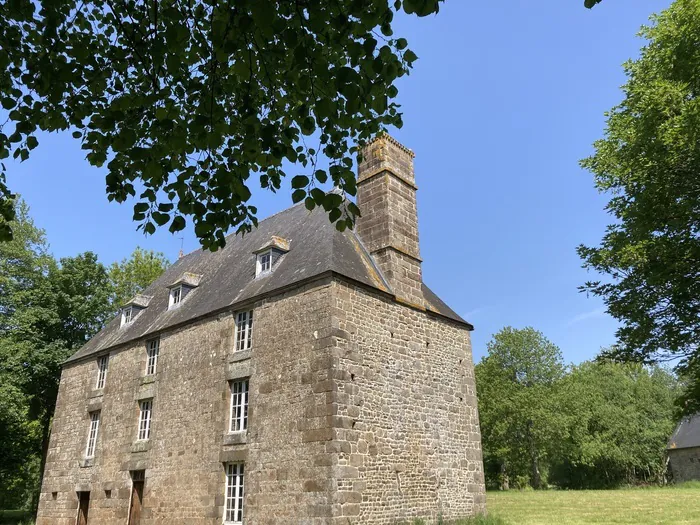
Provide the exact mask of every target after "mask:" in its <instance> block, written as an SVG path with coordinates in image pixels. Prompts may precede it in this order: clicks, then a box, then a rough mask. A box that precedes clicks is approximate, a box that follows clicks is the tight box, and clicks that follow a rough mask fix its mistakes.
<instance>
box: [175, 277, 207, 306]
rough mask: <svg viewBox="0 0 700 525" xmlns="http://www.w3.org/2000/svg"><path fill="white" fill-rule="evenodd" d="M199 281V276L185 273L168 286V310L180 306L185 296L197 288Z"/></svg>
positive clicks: (200, 278)
mask: <svg viewBox="0 0 700 525" xmlns="http://www.w3.org/2000/svg"><path fill="white" fill-rule="evenodd" d="M201 280H202V276H201V275H198V274H196V273H190V272H185V273H183V274H182V276H180V278H179V279H178V280H177V281H175V282H174V283H173V284H171V285H170V286H168V290H169V295H168V310H172V309H173V308H177V307H178V306H180V305H181V304H182V302H183V301H184V300H185V297H187V294H189V293H190V292H191V291H192V290H194V289H195V288H197V286H199V282H200V281H201Z"/></svg>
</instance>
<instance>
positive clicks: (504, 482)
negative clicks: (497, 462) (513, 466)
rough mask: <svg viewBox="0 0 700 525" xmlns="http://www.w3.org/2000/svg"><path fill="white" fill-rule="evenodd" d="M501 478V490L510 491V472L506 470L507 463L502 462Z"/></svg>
mask: <svg viewBox="0 0 700 525" xmlns="http://www.w3.org/2000/svg"><path fill="white" fill-rule="evenodd" d="M499 477H500V482H501V487H500V490H510V483H509V482H508V470H507V468H506V462H505V461H501V475H500V476H499Z"/></svg>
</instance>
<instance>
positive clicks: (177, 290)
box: [168, 285, 182, 308]
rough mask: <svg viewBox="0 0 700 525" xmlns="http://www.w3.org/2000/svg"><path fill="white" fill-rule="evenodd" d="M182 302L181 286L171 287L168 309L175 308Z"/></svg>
mask: <svg viewBox="0 0 700 525" xmlns="http://www.w3.org/2000/svg"><path fill="white" fill-rule="evenodd" d="M181 302H182V285H178V286H173V287H172V288H171V289H170V300H169V302H168V308H176V307H177V306H179V305H180V303H181Z"/></svg>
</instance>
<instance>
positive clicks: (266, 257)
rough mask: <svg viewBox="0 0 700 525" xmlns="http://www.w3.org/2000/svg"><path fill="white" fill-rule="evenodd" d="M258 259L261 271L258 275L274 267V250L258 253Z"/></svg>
mask: <svg viewBox="0 0 700 525" xmlns="http://www.w3.org/2000/svg"><path fill="white" fill-rule="evenodd" d="M258 260H259V261H260V271H259V272H258V275H260V274H261V273H267V272H269V271H270V269H271V268H272V250H268V251H266V252H263V253H261V254H260V255H258Z"/></svg>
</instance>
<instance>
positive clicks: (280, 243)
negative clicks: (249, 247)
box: [253, 235, 290, 254]
mask: <svg viewBox="0 0 700 525" xmlns="http://www.w3.org/2000/svg"><path fill="white" fill-rule="evenodd" d="M289 244H290V241H289V240H288V239H284V238H282V237H279V236H277V235H273V236H271V237H270V239H269V240H268V241H267V242H265V243H264V244H263V245H262V246H261V247H260V248H258V249H257V250H253V253H256V254H257V253H261V252H264V251H266V250H269V249H270V248H275V249H276V250H279V251H281V252H283V253H287V252H288V251H289Z"/></svg>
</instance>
